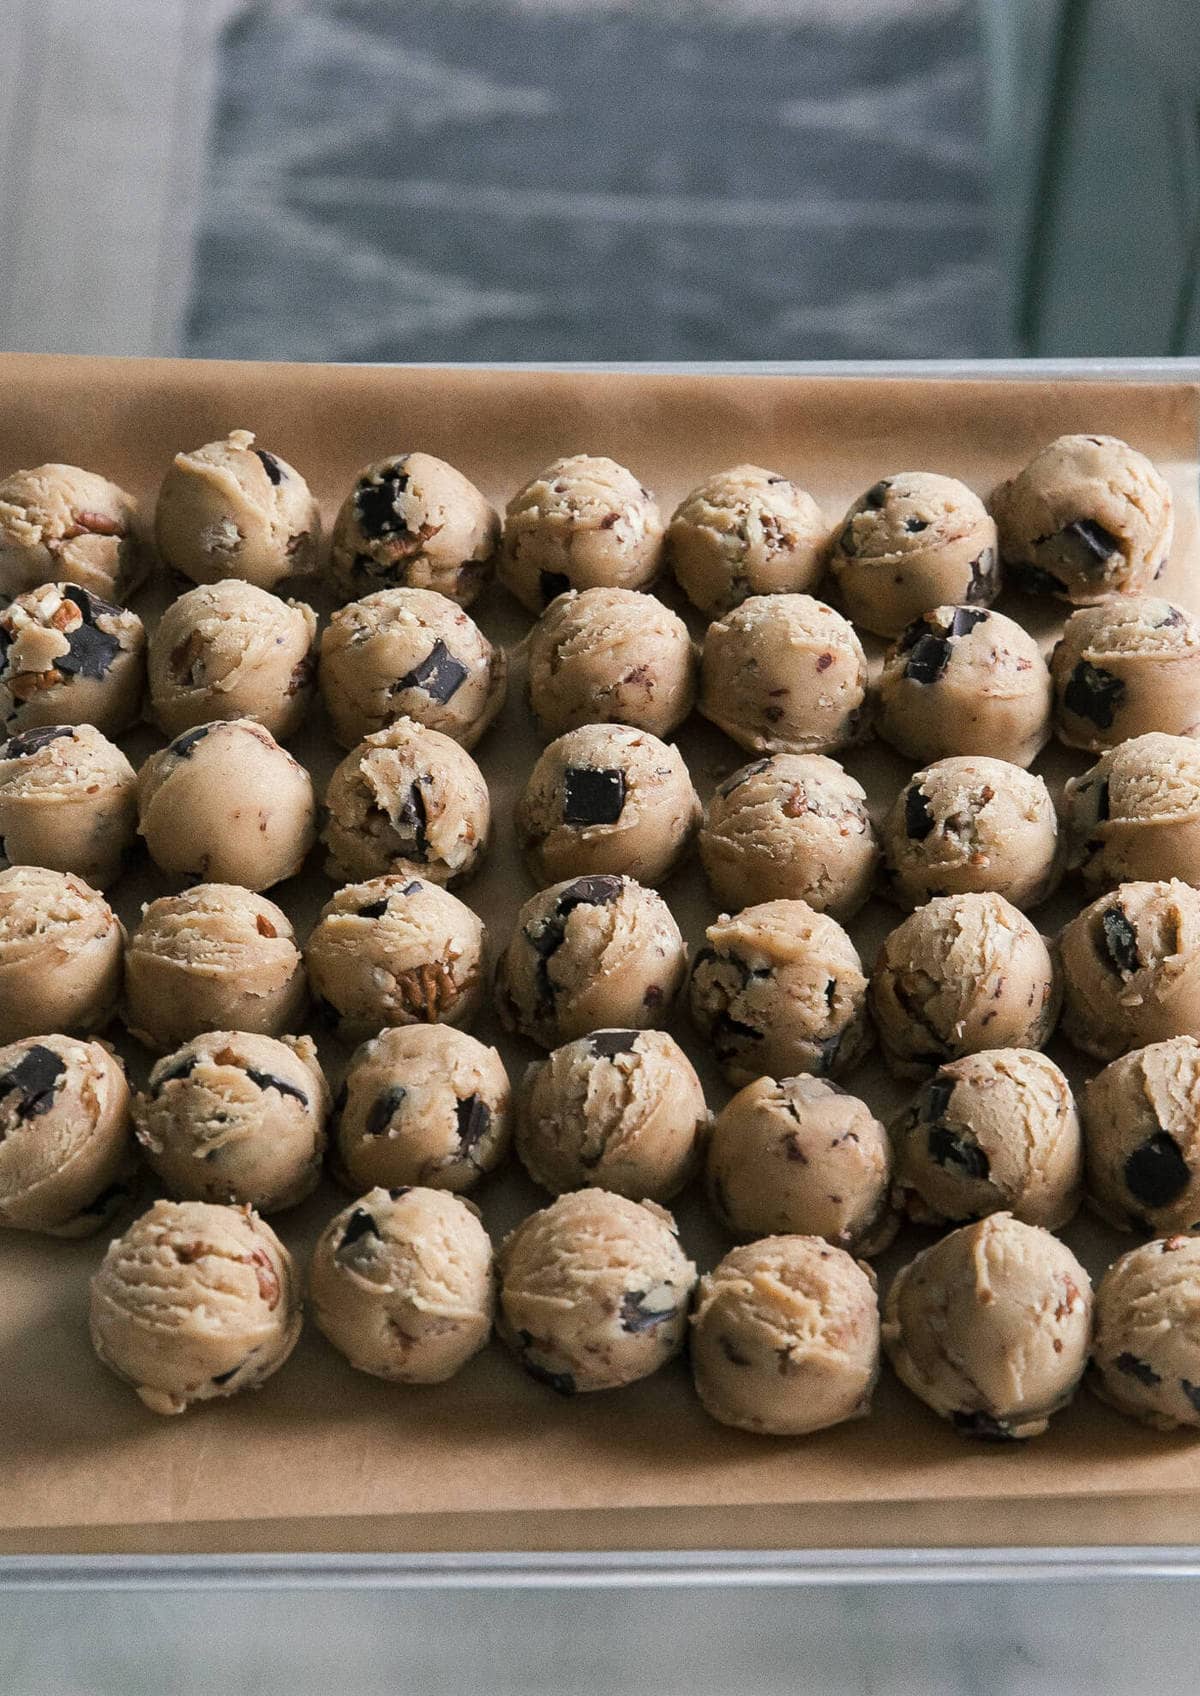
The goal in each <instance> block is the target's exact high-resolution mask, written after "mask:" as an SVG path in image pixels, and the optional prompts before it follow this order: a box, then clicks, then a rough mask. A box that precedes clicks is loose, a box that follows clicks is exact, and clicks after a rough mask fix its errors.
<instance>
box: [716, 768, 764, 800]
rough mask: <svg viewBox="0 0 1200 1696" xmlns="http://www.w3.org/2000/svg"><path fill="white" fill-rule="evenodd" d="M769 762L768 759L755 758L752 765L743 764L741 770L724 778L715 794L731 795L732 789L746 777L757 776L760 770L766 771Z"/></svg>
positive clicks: (744, 780)
mask: <svg viewBox="0 0 1200 1696" xmlns="http://www.w3.org/2000/svg"><path fill="white" fill-rule="evenodd" d="M770 763H771V762H770V760H756V761H755V762H754V764H753V765H752V766H743V767H742V769H741V771H735V772H734V774H733V776H732V777H727V778H726V779H725V781H724V783H723V784H721V786H720V788H719V789H718V790H717V794H718V795H732V794H733V792H734V790H735V789H738V788H740V787H741V785H742V784H743V783H745V782H746V781H747V779H749V778H751V777H757V776H758V774H759V772H760V771H766V769H767V767H768V766H769V765H770Z"/></svg>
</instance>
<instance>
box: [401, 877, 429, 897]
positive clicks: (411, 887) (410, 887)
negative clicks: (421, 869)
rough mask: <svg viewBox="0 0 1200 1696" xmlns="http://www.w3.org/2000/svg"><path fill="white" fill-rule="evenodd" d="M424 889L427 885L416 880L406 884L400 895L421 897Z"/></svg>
mask: <svg viewBox="0 0 1200 1696" xmlns="http://www.w3.org/2000/svg"><path fill="white" fill-rule="evenodd" d="M424 887H425V885H424V884H423V883H421V882H420V881H419V880H418V879H417V878H414V879H413V880H412V882H411V883H406V884H405V885H404V888H403V889H402V890H401V891H400V893H401V895H419V894H420V893H421V891H422V889H424Z"/></svg>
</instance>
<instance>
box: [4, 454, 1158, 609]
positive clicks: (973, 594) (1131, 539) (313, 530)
mask: <svg viewBox="0 0 1200 1696" xmlns="http://www.w3.org/2000/svg"><path fill="white" fill-rule="evenodd" d="M991 504H992V512H991V513H989V512H988V510H987V508H986V507H985V506H984V504H983V502H982V501H981V500H980V499H979V497H978V496H977V495H976V494H974V493H973V492H972V490H970V489H969V488H968V487H967V486H966V485H965V484H963V483H960V482H958V481H957V480H956V479H955V478H952V477H944V476H939V475H937V474H936V473H932V472H923V471H916V472H901V473H898V474H896V475H894V476H891V477H887V478H883V479H881V480H880V481H878V482H876V483H873V484H872V485H871V487H870V488H869V489H868V490H867V491H866V492H865V493H864V494H863V495H862V496H861V497H860V498H859V499H858V500H856V501H855V502H854V504H853V505H852V506H851V508H850V509H849V511H848V512H847V513H846V515H845V517H844V518H843V519H842V521H841V523H840V524H839V525H837V526H835V527H832V528H831V526H830V523H829V521H828V519H826V518H825V517H824V516H823V514H822V513H821V510H820V508H819V507H818V505H817V503H816V501H814V500H813V498H812V496H811V495H809V494H808V493H806V492H805V491H804V490H803V489H801V488H799V487H797V485H796V484H795V483H793V482H791V481H790V480H788V479H787V478H785V477H783V476H782V475H781V474H779V473H778V472H773V471H768V470H765V469H764V468H762V467H761V466H754V465H739V466H735V467H733V468H732V469H731V470H728V471H722V472H719V473H717V474H716V475H715V476H713V477H711V478H709V479H708V481H707V482H705V483H703V484H701V485H700V487H699V488H697V489H695V490H693V491H692V493H691V494H690V495H688V496H687V498H686V499H685V500H684V501H683V502H682V504H681V505H680V506H679V507H678V508H677V509H676V511H675V514H674V515H673V517H672V518H671V520H670V523H669V524H667V525H665V526H664V523H663V520H662V518H661V516H660V514H659V509H658V505H657V503H656V501H655V499H654V497H653V495H652V494H651V493H650V491H649V490H648V489H646V488H644V487H643V486H642V484H641V483H640V482H639V481H638V479H637V478H636V477H635V476H634V475H633V473H632V472H631V471H628V470H627V469H626V468H625V467H624V466H621V465H618V464H617V463H616V462H615V461H614V460H611V459H607V458H604V457H602V456H594V455H587V454H576V455H572V456H569V457H567V458H563V459H557V460H555V461H554V462H553V464H551V465H549V466H547V467H546V469H545V470H544V471H542V472H540V473H539V474H538V475H537V476H536V477H535V478H534V479H533V480H532V481H531V482H530V483H528V484H526V485H525V487H524V488H522V489H521V490H519V491H518V492H517V494H515V495H514V496H513V498H512V500H511V501H510V502H509V503H508V508H507V511H506V514H505V521H504V524H503V530H502V527H501V522H500V518H499V515H498V514H497V513H496V512H495V511H494V509H493V508H492V507H491V506H490V505H489V504H488V502H487V501H486V500H485V499H484V497H483V495H482V494H481V493H480V492H479V490H478V489H477V488H476V487H475V485H474V484H473V483H471V482H470V481H469V480H468V479H467V478H466V477H464V476H463V475H462V473H461V472H459V471H457V470H455V469H454V467H453V466H451V465H447V464H446V462H445V461H444V460H440V459H436V458H434V457H433V456H431V455H429V454H425V453H406V454H395V455H391V456H390V457H388V458H387V459H383V460H379V461H377V462H375V463H373V464H371V465H368V466H366V467H364V468H363V470H362V471H361V472H360V473H359V474H358V476H357V478H356V479H355V483H354V487H353V489H352V490H351V492H350V494H349V495H347V497H346V499H345V501H344V502H343V504H342V506H341V509H340V511H339V513H338V516H337V519H336V521H335V523H334V528H333V535H332V538H331V543H330V557H329V571H330V575H331V578H332V580H333V582H334V584H335V586H336V587H337V588H338V589H339V590H340V591H341V592H342V594H343V595H344V596H345V597H346V598H347V599H350V598H354V597H357V596H360V595H362V594H363V593H364V592H369V591H371V590H373V589H379V588H397V587H409V588H421V589H432V590H436V591H438V592H439V593H442V594H445V595H448V596H450V597H451V598H452V599H454V600H456V601H457V602H458V603H459V604H460V605H462V606H468V605H470V603H471V602H472V601H473V600H474V599H475V597H476V596H477V595H478V593H479V591H480V590H481V588H482V587H483V586H484V584H485V583H486V582H487V580H488V577H489V576H490V573H491V569H492V566H493V563H495V565H496V568H497V570H498V574H499V576H500V579H501V581H502V582H504V583H505V584H506V585H507V587H508V588H509V589H510V590H511V591H512V592H513V594H515V595H516V596H517V597H518V599H519V600H521V602H522V603H523V604H524V605H525V606H526V607H527V608H528V609H529V610H530V611H531V612H534V613H537V612H540V611H541V610H542V608H543V607H545V606H546V605H548V604H549V602H550V601H552V600H553V599H554V598H555V596H556V595H558V594H561V593H562V592H563V591H564V590H569V589H591V588H626V589H639V588H644V587H645V586H646V585H648V584H649V583H651V582H653V581H654V579H655V578H656V577H657V576H658V574H659V572H660V571H661V570H662V568H663V566H664V564H669V565H670V566H671V568H672V569H673V571H674V574H675V576H676V579H677V580H678V582H679V583H680V585H681V587H682V588H683V590H684V592H685V593H686V594H687V595H688V597H689V598H690V599H691V600H692V601H693V602H694V603H695V605H696V606H697V607H698V608H699V609H700V610H701V611H702V612H704V613H705V614H707V615H708V616H709V617H719V616H721V615H722V614H724V613H726V612H728V611H730V610H731V609H732V608H733V607H735V606H736V605H737V604H738V603H739V602H741V601H743V600H744V599H746V598H747V597H748V596H753V595H758V594H763V593H777V592H781V591H782V592H793V591H797V590H806V589H809V588H812V587H813V586H814V585H815V584H816V583H817V582H818V581H819V579H820V578H821V577H822V576H823V575H824V574H825V572H826V571H828V573H829V576H830V579H831V581H832V583H833V585H834V587H835V590H836V592H837V593H838V594H839V595H840V597H841V600H842V602H843V604H844V605H845V607H846V609H847V611H848V612H849V614H850V616H851V617H852V618H853V619H854V620H855V622H856V623H858V624H861V625H862V626H863V627H864V628H865V629H868V630H871V631H874V632H875V633H877V634H879V635H884V636H896V635H898V634H899V633H900V632H901V631H902V630H903V629H904V628H905V626H906V625H907V624H909V623H910V622H911V621H912V619H914V618H916V617H918V616H919V615H920V614H922V613H924V612H927V611H929V610H930V609H932V608H933V607H936V606H939V605H943V604H945V603H947V602H954V601H960V600H962V601H968V602H971V603H974V604H976V605H987V604H989V603H990V602H991V601H992V600H994V599H995V597H996V595H997V593H998V592H999V589H1000V581H1001V572H1000V567H1001V563H1003V564H1004V565H1005V566H1006V567H1007V568H1008V570H1009V572H1010V574H1011V576H1012V578H1013V580H1014V581H1015V582H1016V583H1017V584H1018V585H1019V586H1021V587H1024V588H1027V589H1031V590H1033V591H1034V592H1039V593H1049V594H1053V595H1055V596H1057V597H1059V598H1060V599H1064V600H1069V601H1073V602H1076V603H1077V604H1090V603H1092V602H1095V601H1097V600H1100V599H1102V598H1103V597H1105V596H1107V595H1111V594H1114V593H1121V594H1137V593H1139V592H1141V591H1142V590H1144V589H1145V588H1147V587H1148V586H1149V584H1150V583H1151V582H1152V581H1153V580H1154V578H1155V576H1157V575H1158V573H1159V572H1160V571H1161V569H1162V568H1163V566H1164V565H1165V563H1166V560H1167V558H1168V555H1169V552H1170V547H1171V540H1172V533H1173V518H1172V503H1171V494H1170V490H1169V488H1168V486H1167V484H1166V483H1165V481H1164V480H1163V478H1162V477H1161V476H1160V475H1159V473H1158V472H1157V471H1156V470H1155V468H1154V466H1153V465H1152V464H1151V463H1150V461H1149V460H1148V459H1146V458H1145V456H1144V455H1143V454H1140V453H1138V452H1137V451H1136V450H1135V449H1133V448H1131V447H1130V446H1129V444H1128V443H1126V442H1122V441H1120V440H1118V439H1117V438H1116V437H1112V436H1088V435H1074V436H1062V437H1059V438H1058V439H1057V440H1055V441H1054V442H1052V443H1050V445H1049V446H1048V447H1046V448H1044V449H1043V450H1042V451H1041V452H1040V453H1038V454H1037V455H1036V456H1035V457H1034V459H1033V460H1032V461H1031V462H1030V463H1029V464H1028V465H1027V466H1026V467H1025V469H1024V470H1023V471H1022V472H1021V473H1020V474H1019V475H1018V476H1017V477H1015V478H1013V479H1012V480H1011V481H1009V482H1006V483H1003V484H1001V485H1000V487H999V488H998V489H997V490H996V491H995V493H994V495H993V497H992V503H991ZM319 531H320V517H319V514H318V511H317V506H316V502H315V501H314V499H313V497H312V495H311V494H310V492H309V489H308V485H307V483H306V482H305V480H304V478H303V477H302V476H301V475H300V473H299V472H298V471H296V470H295V469H294V467H292V466H290V465H289V464H288V463H287V462H286V461H285V460H283V459H281V458H279V456H278V455H275V454H271V453H268V452H266V451H265V450H264V449H262V448H258V447H256V446H255V444H254V437H253V435H252V434H251V433H250V432H249V431H246V430H235V431H232V432H231V433H230V435H229V436H227V437H225V438H224V439H223V440H221V441H215V442H209V443H206V444H205V445H204V446H203V447H200V448H198V449H196V450H194V451H192V452H188V453H181V454H178V455H177V456H176V458H175V461H174V463H173V464H172V466H171V467H170V469H169V470H168V472H167V474H166V477H165V478H164V481H163V484H162V487H161V490H160V492H159V497H158V502H157V507H156V512H155V523H154V536H155V544H156V547H157V552H158V554H159V556H160V558H161V559H162V560H163V561H164V563H165V564H166V565H167V566H169V567H170V568H172V569H173V570H176V571H178V572H181V573H182V574H183V575H184V576H186V577H190V578H191V579H192V580H193V581H195V582H197V583H212V582H216V581H218V580H220V579H221V578H226V577H238V578H241V579H243V580H245V581H247V582H250V583H254V584H256V585H257V586H258V587H260V588H265V589H270V588H273V587H274V586H275V585H276V584H277V583H279V582H281V581H282V580H283V579H284V578H287V577H291V576H295V575H298V574H303V573H306V572H313V571H316V570H317V569H318V566H319V547H318V543H319ZM147 552H148V550H147V547H146V545H145V539H144V538H143V537H142V536H141V534H140V525H139V516H138V512H137V506H136V503H135V502H134V501H133V499H132V497H130V496H129V495H127V494H126V493H125V492H124V491H123V490H121V489H119V488H118V487H117V486H116V485H115V484H112V483H109V482H107V481H106V480H105V479H104V478H102V477H99V476H97V475H95V474H94V473H91V472H87V471H84V470H82V469H80V468H79V467H76V466H68V465H43V466H39V467H37V468H36V469H35V470H32V471H18V472H15V473H14V474H13V475H11V476H9V477H7V478H5V479H4V481H3V482H0V591H3V592H5V593H7V594H9V595H14V594H17V593H19V592H20V591H21V590H23V589H28V588H31V587H33V586H34V585H35V584H37V583H40V582H42V581H44V580H45V579H46V578H47V577H50V576H58V575H64V574H65V575H69V576H71V577H72V578H73V579H74V580H76V581H78V582H80V583H82V584H83V586H84V587H85V588H90V589H93V590H95V591H96V592H97V593H99V594H102V595H112V596H113V597H114V598H116V599H122V598H124V596H125V594H126V593H127V592H128V590H129V589H130V588H131V587H132V586H133V585H134V584H135V583H136V581H137V580H138V578H139V577H140V575H141V574H142V573H143V572H144V571H145V569H146V566H147V563H148V561H147ZM64 565H65V566H66V567H68V568H69V569H68V570H67V572H65V573H64V572H63V571H62V570H61V569H60V568H61V567H62V566H64ZM47 566H51V567H52V568H53V569H51V570H47V569H46V567H47Z"/></svg>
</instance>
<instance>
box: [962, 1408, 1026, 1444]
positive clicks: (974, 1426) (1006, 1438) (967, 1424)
mask: <svg viewBox="0 0 1200 1696" xmlns="http://www.w3.org/2000/svg"><path fill="white" fill-rule="evenodd" d="M953 1424H954V1429H955V1430H956V1431H962V1432H963V1433H964V1434H965V1435H966V1436H968V1437H979V1438H981V1439H982V1440H983V1441H984V1442H985V1443H1015V1442H1016V1441H1017V1439H1016V1437H1015V1436H1014V1435H1013V1432H1012V1428H1011V1426H1009V1425H1008V1424H1006V1422H1005V1421H1004V1420H1003V1419H997V1418H996V1416H995V1414H993V1413H956V1414H955V1415H954V1416H953Z"/></svg>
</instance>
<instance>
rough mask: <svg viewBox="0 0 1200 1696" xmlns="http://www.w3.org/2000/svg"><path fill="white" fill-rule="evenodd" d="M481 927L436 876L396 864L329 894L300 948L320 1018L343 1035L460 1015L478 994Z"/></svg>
mask: <svg viewBox="0 0 1200 1696" xmlns="http://www.w3.org/2000/svg"><path fill="white" fill-rule="evenodd" d="M484 944H485V937H484V929H483V925H482V924H481V923H480V921H479V919H478V918H477V917H476V915H475V914H474V913H473V912H472V911H471V909H470V908H469V907H466V906H464V905H463V903H462V902H461V901H460V900H459V899H458V897H457V896H455V895H451V894H450V893H449V892H448V891H447V890H445V889H442V888H441V887H440V886H439V885H438V884H436V883H430V882H429V881H428V880H427V879H425V878H414V877H409V875H408V874H407V873H406V872H392V873H388V874H387V875H386V876H384V877H373V878H368V879H367V880H366V882H365V883H348V884H346V886H345V887H344V888H343V889H339V890H338V891H337V893H336V895H334V896H333V898H332V899H331V900H329V901H327V902H326V903H325V905H324V907H322V909H321V913H320V917H319V918H318V919H317V923H316V926H315V927H314V929H313V932H312V935H311V936H310V937H309V939H308V942H307V944H306V945H305V949H304V958H305V961H306V963H307V965H308V975H309V981H310V982H311V984H312V993H313V998H314V1000H315V1001H316V1003H317V1012H318V1014H319V1015H320V1017H321V1018H322V1020H323V1021H324V1022H325V1023H326V1024H327V1025H329V1026H330V1027H331V1028H332V1029H334V1030H336V1031H337V1032H338V1033H339V1034H340V1035H341V1036H343V1037H347V1038H349V1039H351V1040H355V1039H358V1038H362V1037H367V1036H374V1034H375V1033H376V1031H380V1030H383V1028H384V1027H385V1026H387V1025H415V1024H427V1025H432V1024H445V1025H462V1024H466V1023H467V1021H468V1020H469V1019H471V1018H473V1017H474V1015H475V1013H476V1012H477V1011H478V1008H479V1004H480V1001H481V1000H482V998H483V978H484Z"/></svg>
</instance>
